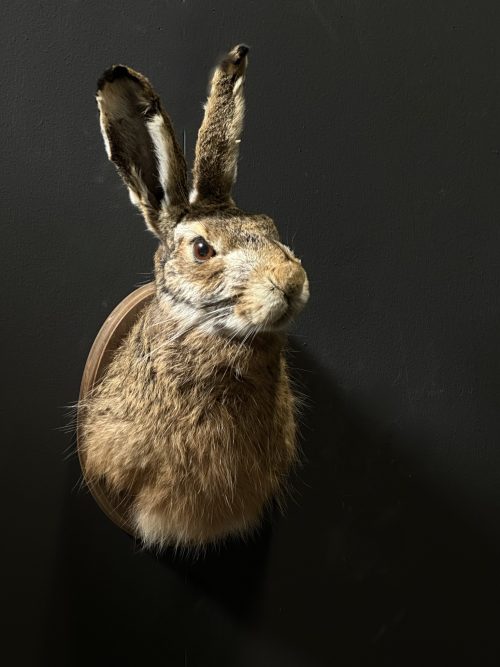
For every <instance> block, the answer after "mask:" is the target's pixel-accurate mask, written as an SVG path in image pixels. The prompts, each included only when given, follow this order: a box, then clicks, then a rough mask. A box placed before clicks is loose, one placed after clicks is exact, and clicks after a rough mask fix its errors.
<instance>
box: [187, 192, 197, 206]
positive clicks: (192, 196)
mask: <svg viewBox="0 0 500 667" xmlns="http://www.w3.org/2000/svg"><path fill="white" fill-rule="evenodd" d="M197 199H198V190H197V189H196V188H193V189H192V190H191V192H190V193H189V203H190V204H192V203H193V202H195V201H196V200H197Z"/></svg>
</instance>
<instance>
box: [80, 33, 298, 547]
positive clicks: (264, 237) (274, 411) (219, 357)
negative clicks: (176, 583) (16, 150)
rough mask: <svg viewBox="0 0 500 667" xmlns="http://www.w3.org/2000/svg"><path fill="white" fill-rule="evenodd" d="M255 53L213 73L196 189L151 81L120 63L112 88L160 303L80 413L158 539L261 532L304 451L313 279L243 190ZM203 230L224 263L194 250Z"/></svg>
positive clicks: (94, 451) (105, 96)
mask: <svg viewBox="0 0 500 667" xmlns="http://www.w3.org/2000/svg"><path fill="white" fill-rule="evenodd" d="M247 52H248V48H247V47H245V46H243V45H240V46H237V47H235V48H234V49H233V50H232V51H231V52H230V53H229V54H228V55H227V56H226V58H225V59H224V60H223V61H222V63H220V65H219V66H218V67H217V69H216V70H215V72H214V74H213V78H212V82H211V89H210V93H209V97H208V101H207V104H206V106H205V116H204V120H203V123H202V125H201V128H200V131H199V134H198V142H197V146H196V158H195V164H194V170H193V184H192V191H191V196H190V197H189V198H188V185H187V176H186V165H185V161H184V157H183V155H182V152H181V150H180V148H179V146H178V144H177V141H176V139H175V135H174V132H173V129H172V124H171V122H170V119H169V117H168V115H167V114H166V112H165V111H164V110H163V108H162V106H161V102H160V100H159V98H158V96H157V95H156V93H155V92H154V90H153V88H152V87H151V84H150V83H149V81H148V80H147V79H146V78H145V77H143V76H142V75H141V74H139V73H137V72H135V71H134V70H132V69H130V68H128V67H124V66H122V65H117V66H114V67H112V68H111V69H109V70H108V71H107V72H105V74H104V75H103V77H102V78H101V79H100V81H99V84H98V92H97V102H98V106H99V111H100V119H101V128H102V132H103V137H104V141H105V145H106V150H107V153H108V156H109V158H110V159H111V160H112V161H113V162H114V164H115V165H116V167H117V168H118V171H119V173H120V175H121V177H122V179H123V180H124V182H125V184H126V185H127V187H128V189H129V193H130V197H131V199H132V201H133V203H135V204H136V205H137V206H138V207H139V209H140V210H141V211H142V213H143V215H144V218H145V220H146V224H147V225H148V227H149V229H150V230H151V231H153V232H154V233H155V234H156V236H157V237H158V239H159V246H158V250H157V252H156V255H155V282H156V296H155V297H154V298H153V300H152V301H151V302H150V303H149V304H148V306H146V308H145V309H144V311H143V312H142V314H141V316H140V317H139V319H138V320H137V322H136V323H135V325H134V326H133V328H132V329H131V331H130V332H129V334H128V336H127V337H126V339H125V340H124V342H123V344H122V345H121V347H120V349H119V350H118V352H117V353H116V355H115V357H114V359H113V361H112V362H111V364H110V366H109V367H108V369H107V370H106V373H105V375H104V377H103V379H102V380H101V382H100V383H99V384H98V385H97V386H96V388H95V389H94V392H93V394H92V396H91V398H90V399H88V400H86V401H85V402H84V403H83V404H82V405H81V406H80V415H81V417H80V419H81V433H82V437H83V451H84V454H85V474H86V476H87V478H88V479H93V480H98V481H99V482H100V483H101V484H104V485H105V487H106V488H107V491H108V493H109V494H110V497H111V498H115V499H116V502H117V504H118V503H119V502H120V503H123V502H124V503H125V505H126V508H127V512H128V517H129V522H130V525H131V526H133V530H134V531H135V532H136V534H137V535H138V536H139V537H140V538H141V539H142V540H143V541H144V543H145V544H150V545H158V546H162V545H165V544H176V545H182V546H201V545H204V544H207V543H210V542H213V541H217V540H219V539H222V538H224V537H225V536H227V535H230V534H233V533H240V534H244V533H246V532H248V531H249V530H251V529H252V528H254V527H255V526H256V525H257V524H258V522H259V518H260V517H261V515H262V512H263V509H264V507H265V506H266V504H267V503H268V502H269V501H270V499H271V498H273V497H277V496H279V494H280V491H281V490H282V489H283V486H284V483H285V480H286V477H287V473H288V472H289V470H290V467H291V466H292V465H293V463H294V462H295V460H296V457H297V453H296V452H297V449H296V425H295V399H294V396H293V394H292V391H291V388H290V382H289V379H288V374H287V367H286V362H285V358H284V352H283V349H284V343H285V334H284V329H285V328H286V325H287V324H288V323H289V321H290V320H291V319H292V318H293V317H294V316H295V315H296V314H297V313H298V312H299V311H300V310H301V308H302V307H303V305H304V304H305V302H306V301H307V298H308V283H307V277H306V274H305V272H304V270H303V268H302V267H301V264H300V261H299V260H298V259H296V258H295V256H294V255H293V253H292V251H291V250H290V249H289V248H287V247H286V246H285V245H283V244H282V243H280V241H279V238H278V232H277V230H276V227H275V225H274V223H273V221H272V220H271V219H270V218H268V217H267V216H265V215H248V214H246V213H243V212H242V211H241V210H239V209H238V208H237V207H236V206H235V204H234V201H233V199H232V198H231V187H232V185H233V182H234V180H235V178H236V167H237V160H238V152H239V142H240V136H241V132H242V127H243V116H244V96H243V82H244V77H245V71H246V66H247ZM200 238H201V239H203V240H204V241H205V242H206V244H208V245H209V246H210V247H211V248H213V249H214V253H215V254H214V255H213V256H211V257H210V258H209V259H205V258H202V259H200V258H197V257H195V255H194V247H195V245H197V244H198V243H200V241H199V239H200ZM206 244H205V245H204V246H203V248H204V250H206V247H207V245H206ZM210 252H212V251H211V250H210Z"/></svg>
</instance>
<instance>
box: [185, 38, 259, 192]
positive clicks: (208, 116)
mask: <svg viewBox="0 0 500 667" xmlns="http://www.w3.org/2000/svg"><path fill="white" fill-rule="evenodd" d="M248 50H249V49H248V46H245V45H244V44H240V45H239V46H235V47H234V49H232V51H230V52H229V53H228V54H227V56H226V57H225V58H224V60H223V61H222V62H221V63H220V64H219V66H218V67H217V68H216V70H215V72H214V74H213V77H212V82H211V86H210V93H209V96H208V100H207V103H206V105H205V117H204V119H203V123H202V125H201V127H200V130H199V132H198V141H197V143H196V157H195V162H194V169H193V190H192V192H191V196H190V201H191V202H192V203H195V204H196V203H202V204H205V203H206V204H224V203H228V204H232V203H233V200H232V199H231V187H232V185H233V183H234V181H235V180H236V171H237V163H238V154H239V144H240V136H241V132H242V130H243V116H244V113H245V98H244V95H243V81H244V78H245V71H246V67H247V53H248Z"/></svg>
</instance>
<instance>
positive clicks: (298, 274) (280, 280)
mask: <svg viewBox="0 0 500 667" xmlns="http://www.w3.org/2000/svg"><path fill="white" fill-rule="evenodd" d="M269 282H270V283H271V284H272V285H273V286H274V287H275V288H276V289H278V290H280V291H281V292H283V294H284V295H285V297H286V298H287V299H288V300H289V299H295V298H297V297H300V296H301V294H302V291H303V289H304V283H305V282H306V272H305V271H304V269H303V268H302V266H301V265H300V264H298V263H297V262H292V261H288V262H283V264H280V265H279V266H277V267H275V268H274V269H273V270H272V271H271V273H270V275H269Z"/></svg>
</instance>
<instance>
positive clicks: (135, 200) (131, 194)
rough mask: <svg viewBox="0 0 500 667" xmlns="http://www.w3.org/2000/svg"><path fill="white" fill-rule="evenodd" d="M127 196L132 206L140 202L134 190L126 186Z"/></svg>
mask: <svg viewBox="0 0 500 667" xmlns="http://www.w3.org/2000/svg"><path fill="white" fill-rule="evenodd" d="M128 196H129V199H130V201H131V202H132V204H133V205H134V206H140V205H141V202H140V201H139V198H138V196H137V195H136V194H135V192H134V191H133V190H132V188H128Z"/></svg>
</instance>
